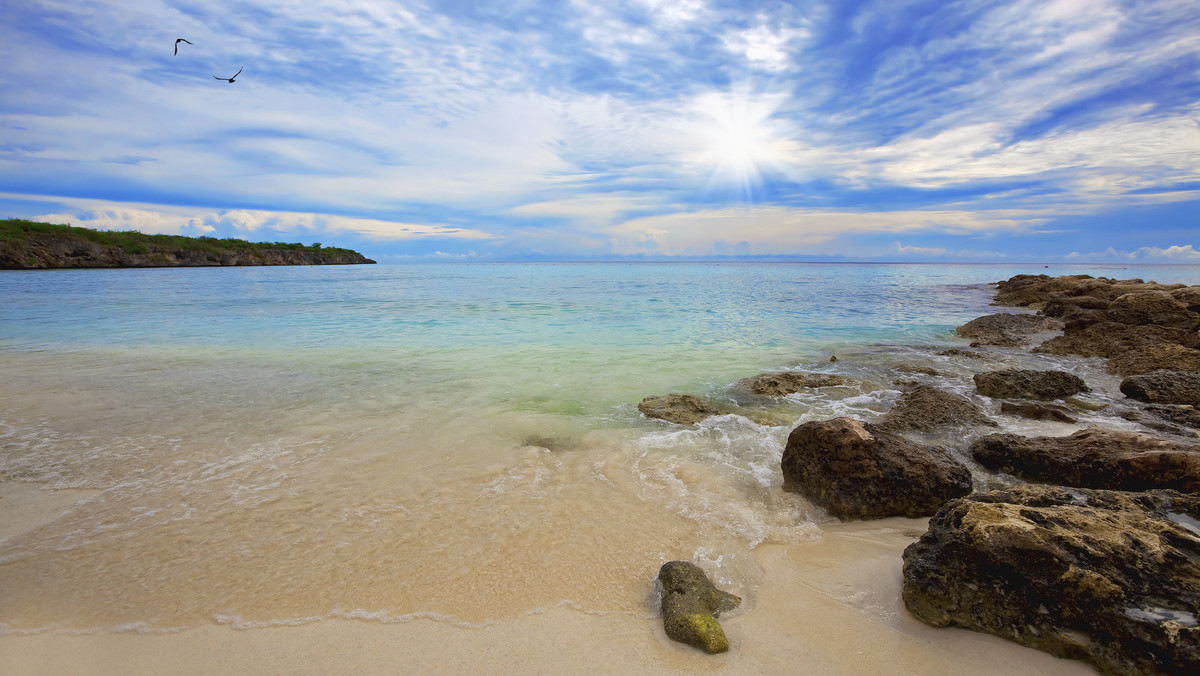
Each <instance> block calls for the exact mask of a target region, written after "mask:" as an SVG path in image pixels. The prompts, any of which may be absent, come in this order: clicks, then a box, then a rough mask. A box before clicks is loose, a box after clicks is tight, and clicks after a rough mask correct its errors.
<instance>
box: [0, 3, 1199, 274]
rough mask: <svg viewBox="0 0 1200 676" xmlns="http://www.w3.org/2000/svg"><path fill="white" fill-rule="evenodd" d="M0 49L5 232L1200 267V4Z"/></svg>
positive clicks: (411, 25)
mask: <svg viewBox="0 0 1200 676" xmlns="http://www.w3.org/2000/svg"><path fill="white" fill-rule="evenodd" d="M181 37H182V38H186V39H187V40H189V41H190V42H191V43H192V44H188V43H182V42H181V43H178V44H176V39H177V38H181ZM176 46H178V54H175V48H176ZM0 60H2V63H3V64H4V66H3V68H0V217H3V218H28V219H32V220H39V221H48V222H53V223H69V224H71V225H78V226H84V227H91V228H97V229H109V230H139V231H141V232H147V233H171V234H185V235H207V236H212V237H238V238H242V239H248V240H251V241H283V242H304V243H314V242H321V243H323V244H324V245H326V246H344V247H349V248H353V249H356V250H358V251H361V252H363V253H365V254H367V255H368V256H370V257H372V258H374V259H376V260H378V261H380V262H403V261H433V260H446V261H467V260H478V261H504V260H659V259H668V260H708V259H718V260H721V259H731V258H744V259H750V260H758V259H761V260H815V261H821V260H855V261H917V262H926V261H931V262H932V261H947V262H1041V261H1047V262H1049V261H1062V262H1071V261H1077V262H1104V261H1117V262H1122V261H1137V262H1142V263H1152V262H1163V263H1200V3H1197V2H1196V1H1195V0H1038V1H1026V0H1012V1H1006V0H957V1H951V0H925V1H909V0H831V1H827V2H825V1H817V0H814V1H811V2H810V1H805V0H800V1H796V2H736V1H728V2H722V1H712V0H606V1H602V2H591V1H585V0H568V1H560V2H551V1H548V0H505V1H504V2H499V1H493V0H429V1H425V2H420V1H411V2H410V1H408V0H399V1H384V0H304V1H303V2H300V1H294V2H287V1H282V0H280V1H261V0H244V1H231V0H186V1H176V0H119V1H118V0H113V1H111V2H109V1H105V0H100V1H90V0H54V1H39V0H25V1H23V2H5V3H2V4H0ZM239 69H241V74H240V75H237V76H236V78H235V79H234V82H232V83H231V82H227V81H224V80H219V79H217V78H218V77H220V78H229V77H231V76H233V75H234V74H235V72H236V71H238V70H239Z"/></svg>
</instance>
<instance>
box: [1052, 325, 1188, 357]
mask: <svg viewBox="0 0 1200 676" xmlns="http://www.w3.org/2000/svg"><path fill="white" fill-rule="evenodd" d="M1185 335H1186V333H1184V332H1182V331H1179V330H1177V329H1168V328H1164V327H1161V326H1129V325H1127V324H1121V323H1120V322H1113V321H1101V322H1098V323H1095V324H1086V325H1080V324H1069V325H1068V326H1067V327H1066V330H1065V331H1064V332H1063V335H1061V336H1055V337H1054V338H1051V339H1050V340H1047V341H1046V342H1044V343H1042V344H1041V345H1039V346H1037V347H1035V348H1034V349H1033V351H1034V352H1036V353H1040V354H1057V355H1079V356H1081V357H1104V358H1106V359H1107V358H1110V357H1116V356H1119V355H1122V354H1125V353H1127V352H1129V351H1131V350H1137V349H1140V348H1143V347H1146V346H1150V345H1163V344H1169V343H1175V342H1177V341H1179V340H1181V339H1182V338H1183V337H1184V336H1185Z"/></svg>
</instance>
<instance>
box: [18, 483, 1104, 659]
mask: <svg viewBox="0 0 1200 676" xmlns="http://www.w3.org/2000/svg"><path fill="white" fill-rule="evenodd" d="M13 483H14V482H11V481H10V482H4V483H0V488H2V489H3V491H4V492H3V493H2V494H0V495H4V496H5V498H6V499H5V500H3V501H0V504H3V505H4V508H5V511H6V512H7V511H8V509H9V508H10V507H11V506H12V505H10V504H5V503H6V502H7V497H8V496H9V495H11V494H12V493H13V486H12V484H13ZM29 488H30V487H29V486H23V487H21V488H20V489H18V490H19V492H22V493H26V494H27V496H26V497H28V495H29V494H30V493H29ZM36 493H38V494H41V495H42V496H43V497H44V498H45V500H44V503H45V504H43V505H36V504H34V503H36V502H37V501H36V500H32V501H30V500H26V509H28V510H31V511H32V510H36V511H41V512H42V513H49V512H52V511H53V510H54V509H55V507H54V506H53V505H52V504H51V503H54V504H61V502H62V497H61V496H56V495H55V493H56V491H40V490H38V491H36ZM925 522H926V520H925V519H905V518H889V519H881V520H875V521H869V522H851V523H836V522H830V523H827V524H822V526H823V531H824V532H823V535H822V537H820V538H818V539H816V540H813V541H810V542H803V543H799V544H794V545H777V544H765V545H761V546H760V547H759V548H757V549H756V550H755V552H754V553H753V556H754V559H755V561H756V562H757V564H758V565H760V566H761V567H762V572H763V583H762V586H761V587H760V589H759V591H758V595H757V601H756V603H755V605H754V607H753V609H751V610H748V611H744V612H738V613H734V614H732V615H728V616H723V617H722V625H723V626H724V628H725V631H726V633H727V635H728V637H729V640H730V644H731V649H730V652H728V653H726V654H723V655H717V656H707V655H704V654H703V653H701V652H699V651H697V650H695V649H694V648H690V647H688V646H684V645H682V644H679V643H675V642H673V641H671V640H669V639H668V638H667V637H666V635H665V634H664V632H663V628H662V621H661V618H660V617H658V615H657V613H656V611H655V609H654V608H652V607H649V606H647V607H646V608H645V609H644V612H622V611H614V612H585V611H580V610H576V609H574V608H570V607H567V606H562V605H560V606H559V607H553V608H548V609H539V610H535V611H532V612H528V613H525V614H521V615H517V616H513V617H508V618H503V619H499V620H494V621H491V622H488V623H487V624H485V625H483V626H477V627H468V626H462V625H458V624H454V623H450V622H443V621H437V620H432V619H427V618H417V619H412V620H410V621H407V622H379V621H372V620H356V619H324V620H318V621H314V622H307V623H299V624H296V625H292V626H274V627H256V628H251V629H235V628H233V627H231V626H229V625H222V624H218V623H216V622H213V623H212V624H211V625H208V626H203V627H198V628H192V629H187V630H183V631H178V632H147V633H138V632H135V631H126V632H113V631H95V632H87V633H69V632H56V631H46V632H41V633H36V634H28V635H13V634H10V635H3V636H0V654H2V655H3V656H4V658H3V661H4V663H5V670H6V671H8V672H9V673H21V674H31V675H40V674H45V675H47V676H49V675H52V674H72V673H88V674H95V675H96V676H107V675H109V674H112V675H113V676H116V675H117V674H147V675H148V674H164V673H170V674H178V675H181V676H187V675H192V674H194V675H196V676H201V675H207V674H218V673H244V672H247V671H254V672H256V673H263V674H328V673H389V672H394V671H397V670H400V671H403V672H405V673H483V672H493V673H523V674H552V673H585V672H607V673H631V674H637V673H645V674H695V673H787V672H791V671H794V670H796V669H802V670H804V671H808V672H812V673H821V674H845V675H847V676H849V675H851V674H862V673H872V672H874V673H887V674H914V675H915V674H934V673H946V674H949V673H963V672H966V671H970V672H971V673H975V674H981V675H991V674H994V675H996V676H1001V675H1011V676H1016V675H1018V674H1033V673H1054V674H1062V675H1064V676H1069V675H1071V674H1088V673H1094V672H1093V670H1092V669H1091V668H1090V667H1088V666H1087V665H1085V664H1083V663H1081V662H1075V661H1068V660H1061V659H1058V658H1055V657H1053V656H1050V655H1047V654H1045V653H1041V652H1038V651H1036V650H1033V649H1030V648H1025V647H1022V646H1019V645H1017V644H1015V643H1011V642H1009V641H1006V640H1003V639H1000V638H996V637H993V636H988V635H985V634H980V633H976V632H971V631H967V630H963V629H937V628H933V627H929V626H926V625H924V624H922V623H921V622H920V621H919V620H917V619H916V618H914V617H912V616H911V615H909V614H908V613H907V612H906V611H905V610H904V608H903V604H902V603H901V601H900V585H901V579H900V563H901V560H900V556H901V553H902V552H903V549H904V547H906V546H907V545H908V544H910V543H911V542H913V541H915V539H916V537H917V536H918V535H919V534H920V532H923V530H924V528H925ZM431 646H436V648H431Z"/></svg>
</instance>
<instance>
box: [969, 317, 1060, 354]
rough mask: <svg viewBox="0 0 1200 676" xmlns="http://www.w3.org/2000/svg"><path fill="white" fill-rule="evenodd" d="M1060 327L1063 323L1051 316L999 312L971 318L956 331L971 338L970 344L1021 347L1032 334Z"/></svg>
mask: <svg viewBox="0 0 1200 676" xmlns="http://www.w3.org/2000/svg"><path fill="white" fill-rule="evenodd" d="M1061 328H1063V323H1062V322H1061V321H1059V320H1057V319H1054V318H1052V317H1040V316H1038V315H1024V314H1005V313H1000V314H993V315H984V316H983V317H977V318H975V319H972V320H971V321H969V322H967V323H966V324H963V325H962V326H960V327H958V328H957V329H956V331H957V332H958V335H960V336H962V337H963V338H971V339H973V341H972V343H971V345H972V346H975V345H995V346H997V347H1021V346H1023V345H1028V344H1029V343H1030V342H1031V339H1030V336H1032V335H1034V334H1037V333H1041V332H1044V331H1057V330H1059V329H1061Z"/></svg>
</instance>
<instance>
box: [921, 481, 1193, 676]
mask: <svg viewBox="0 0 1200 676" xmlns="http://www.w3.org/2000/svg"><path fill="white" fill-rule="evenodd" d="M903 575H904V587H903V598H904V604H905V606H906V607H907V608H908V610H909V611H910V612H912V613H913V614H914V615H915V616H917V617H918V618H920V619H921V620H922V621H924V622H926V623H928V624H931V625H934V626H939V627H943V626H956V627H964V628H967V629H973V630H976V631H981V632H986V633H989V634H994V635H996V636H1000V637H1003V638H1006V639H1010V640H1013V641H1016V642H1018V643H1021V644H1022V645H1026V646H1029V647H1032V648H1037V649H1039V650H1043V651H1045V652H1048V653H1051V654H1054V655H1058V656H1060V657H1065V658H1071V659H1080V660H1086V661H1088V662H1090V663H1091V664H1093V665H1094V666H1095V667H1096V668H1097V669H1099V670H1100V672H1101V673H1103V674H1122V675H1125V674H1130V675H1132V674H1154V673H1164V672H1165V673H1179V674H1184V673H1200V626H1198V625H1200V498H1198V497H1197V496H1194V495H1183V494H1180V493H1177V492H1174V491H1153V492H1148V493H1126V492H1116V491H1090V490H1084V489H1067V488H1062V487H1058V486H1036V485H1022V486H1016V487H1012V488H1008V489H1004V490H999V491H992V492H988V493H978V494H975V495H972V496H969V497H966V498H962V499H958V500H953V501H951V502H949V503H947V504H946V505H945V506H944V507H943V508H942V509H941V510H940V511H938V513H937V514H936V515H935V516H934V517H933V518H932V519H930V521H929V530H928V531H927V532H926V533H925V534H924V535H922V536H921V539H920V540H919V541H917V542H916V543H914V544H912V545H910V546H909V547H908V548H907V549H906V550H905V551H904V573H903Z"/></svg>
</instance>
